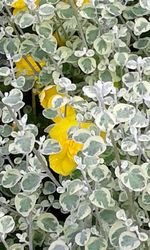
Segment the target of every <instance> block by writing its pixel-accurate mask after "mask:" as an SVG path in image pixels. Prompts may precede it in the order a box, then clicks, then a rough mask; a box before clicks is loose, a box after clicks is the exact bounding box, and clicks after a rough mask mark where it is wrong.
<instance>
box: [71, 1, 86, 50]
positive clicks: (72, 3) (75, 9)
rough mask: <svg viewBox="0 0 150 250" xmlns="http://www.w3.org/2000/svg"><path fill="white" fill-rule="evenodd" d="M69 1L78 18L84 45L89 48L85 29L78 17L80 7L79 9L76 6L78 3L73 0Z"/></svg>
mask: <svg viewBox="0 0 150 250" xmlns="http://www.w3.org/2000/svg"><path fill="white" fill-rule="evenodd" d="M69 3H70V5H71V7H72V9H73V12H74V16H75V18H76V20H77V23H78V28H79V32H80V35H81V38H82V41H83V43H84V46H85V48H86V49H87V50H88V45H87V42H86V39H85V36H84V31H83V28H82V25H81V23H80V20H79V17H78V9H77V7H76V5H75V3H74V1H73V0H69Z"/></svg>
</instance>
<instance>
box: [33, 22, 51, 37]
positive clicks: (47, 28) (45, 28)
mask: <svg viewBox="0 0 150 250" xmlns="http://www.w3.org/2000/svg"><path fill="white" fill-rule="evenodd" d="M36 32H37V33H38V35H39V36H41V37H43V38H49V37H51V35H52V33H53V28H52V26H51V25H50V24H49V23H47V22H42V23H41V24H37V25H36Z"/></svg>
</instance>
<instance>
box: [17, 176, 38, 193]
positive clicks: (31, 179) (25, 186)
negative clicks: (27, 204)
mask: <svg viewBox="0 0 150 250" xmlns="http://www.w3.org/2000/svg"><path fill="white" fill-rule="evenodd" d="M40 183H41V178H40V176H39V175H38V174H36V173H31V172H30V173H27V174H25V175H24V177H23V179H22V181H21V188H22V190H23V191H24V192H27V193H33V192H35V191H36V190H37V188H38V187H39V186H40Z"/></svg>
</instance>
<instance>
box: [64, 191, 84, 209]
mask: <svg viewBox="0 0 150 250" xmlns="http://www.w3.org/2000/svg"><path fill="white" fill-rule="evenodd" d="M59 201H60V204H61V206H62V208H63V209H64V211H74V210H76V209H77V207H78V205H79V197H78V195H76V194H72V195H70V194H69V193H67V192H66V193H64V194H61V195H60V200H59Z"/></svg>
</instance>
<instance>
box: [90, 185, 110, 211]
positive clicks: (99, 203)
mask: <svg viewBox="0 0 150 250" xmlns="http://www.w3.org/2000/svg"><path fill="white" fill-rule="evenodd" d="M89 199H90V201H91V203H92V204H94V205H95V206H96V207H99V208H108V207H111V206H112V205H114V204H113V202H112V198H111V194H110V192H109V190H108V189H107V188H101V189H98V190H95V191H93V193H92V194H91V195H90V197H89Z"/></svg>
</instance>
